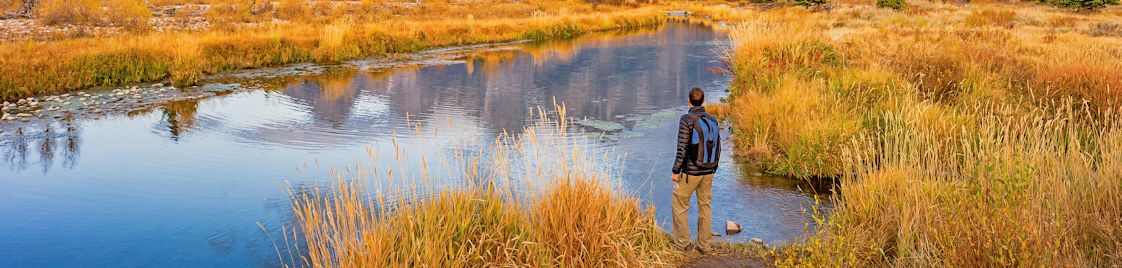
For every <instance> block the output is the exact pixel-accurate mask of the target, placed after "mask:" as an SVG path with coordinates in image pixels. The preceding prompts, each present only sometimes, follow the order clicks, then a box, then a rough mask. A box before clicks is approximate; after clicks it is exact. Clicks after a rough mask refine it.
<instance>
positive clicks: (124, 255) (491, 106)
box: [0, 25, 809, 266]
mask: <svg viewBox="0 0 1122 268" xmlns="http://www.w3.org/2000/svg"><path fill="white" fill-rule="evenodd" d="M722 38H723V36H721V35H720V34H718V33H714V32H712V31H708V30H705V29H704V28H700V27H694V26H685V25H670V26H666V27H662V28H661V29H660V30H658V31H653V30H645V31H639V32H634V33H628V34H626V35H621V34H604V35H594V36H590V37H587V38H582V39H579V40H575V41H570V42H558V43H551V44H544V45H528V46H526V47H525V49H524V50H499V51H491V52H486V53H481V54H479V55H476V56H472V57H468V58H466V59H464V60H463V62H462V63H458V64H450V65H440V66H424V67H421V66H415V67H406V68H401V69H398V70H394V71H379V72H372V73H365V72H354V71H350V72H346V71H344V72H337V73H332V74H325V75H319V76H316V77H309V78H308V79H306V80H304V81H298V82H294V83H291V84H288V85H286V86H283V87H281V88H278V89H274V90H268V91H246V92H239V93H233V94H229V95H226V96H221V97H215V98H211V99H206V100H201V101H194V100H189V101H179V102H173V103H168V104H166V105H164V106H162V107H156V108H155V109H153V110H151V111H148V112H136V113H132V114H129V115H116V116H110V117H107V118H102V119H97V120H87V119H77V120H75V121H73V122H67V123H55V124H53V125H51V126H50V127H49V129H50V131H46V129H48V127H47V126H35V127H27V128H23V129H20V130H18V131H17V130H13V129H9V128H7V127H5V128H6V131H5V132H4V133H2V134H0V150H3V152H2V154H0V156H2V157H3V159H0V160H3V161H0V174H2V176H0V214H4V217H0V241H3V246H0V266H167V265H173V266H174V265H188V264H189V265H191V266H250V265H264V264H269V263H273V262H274V260H275V252H274V251H273V248H272V247H273V245H272V242H270V241H269V240H268V238H267V237H265V236H264V234H263V232H262V231H261V230H260V229H258V227H257V224H256V222H261V223H262V224H263V225H265V226H267V227H269V228H271V229H273V230H276V229H279V227H280V226H281V225H282V224H290V223H291V212H290V211H289V206H288V199H287V197H286V196H285V194H284V191H283V190H282V189H283V188H282V187H287V186H282V185H283V184H284V183H283V180H287V181H288V182H289V183H290V184H291V185H292V187H293V188H301V187H307V186H308V185H311V184H313V183H314V182H316V181H320V182H322V181H323V180H324V179H325V177H326V176H325V175H324V174H323V173H311V174H309V173H305V172H300V171H298V170H303V169H304V166H305V165H307V166H309V169H311V170H312V171H313V172H315V171H317V170H318V171H322V170H325V169H326V167H327V166H347V165H352V166H353V165H354V164H355V163H366V162H367V161H368V157H367V150H368V149H369V150H371V151H372V152H373V154H374V155H376V156H377V159H378V160H376V161H375V162H376V163H374V164H375V165H378V166H388V167H393V166H396V165H397V164H396V163H395V162H394V160H393V154H394V146H393V142H394V141H396V142H397V143H398V144H399V146H401V148H408V149H406V150H407V151H408V153H409V154H410V156H426V157H431V158H430V159H432V158H441V157H445V156H446V155H447V154H448V149H446V148H448V147H455V146H468V147H473V148H478V146H479V144H480V143H489V142H491V141H493V140H494V138H495V137H496V136H497V135H498V134H499V133H502V132H503V130H504V129H505V130H508V131H511V132H512V133H517V132H518V131H519V130H520V129H522V127H523V126H526V125H527V124H529V123H531V122H532V121H533V119H534V118H533V113H531V112H530V109H531V108H533V107H538V106H544V107H551V106H552V105H553V103H554V102H555V101H556V102H557V103H564V104H565V105H566V107H567V110H568V114H569V115H570V116H572V117H575V118H577V119H590V120H602V121H607V122H614V123H619V124H621V125H623V126H624V130H623V131H613V132H609V133H606V134H604V135H602V136H600V135H589V137H590V138H589V139H587V141H589V142H591V146H592V147H591V148H592V150H594V151H595V152H596V153H599V154H601V155H612V156H614V155H622V156H623V157H622V162H623V164H618V163H613V162H608V163H607V165H612V166H616V167H617V168H616V169H617V171H618V173H619V174H617V175H620V176H621V177H622V178H623V183H624V184H625V188H627V189H629V190H630V191H632V192H633V193H635V194H637V195H640V196H642V197H643V198H644V199H645V201H646V202H647V204H651V205H654V206H656V207H657V208H658V217H659V219H660V220H662V224H663V225H664V226H666V227H668V226H669V195H670V190H671V188H672V185H671V184H670V183H669V179H668V175H669V174H668V173H669V167H668V165H669V164H670V162H672V160H673V159H671V156H672V154H673V148H674V144H673V142H674V136H675V133H676V129H674V128H675V127H676V125H675V124H676V120H677V116H678V115H677V114H678V113H680V112H682V111H684V110H685V105H684V104H685V103H684V100H683V98H684V97H683V96H684V95H685V92H686V91H687V90H688V89H689V88H690V87H692V86H701V87H703V88H705V89H706V90H708V92H709V93H710V94H711V96H720V95H723V94H724V93H723V89H724V88H725V87H726V84H727V79H728V78H727V77H723V76H721V75H719V74H715V73H714V72H712V71H710V68H711V67H719V65H720V64H719V62H718V55H719V52H720V51H721V50H722V47H721V42H719V41H718V40H721V39H722ZM712 99H716V98H715V97H713V98H712ZM667 109H670V110H667ZM649 115H656V116H649ZM407 121H408V122H410V123H411V124H412V125H414V126H419V127H420V129H421V132H420V134H418V133H417V130H416V129H412V128H409V127H407V126H406V122H407ZM587 130H588V131H595V129H592V128H588V129H587ZM17 133H21V134H17ZM421 144H423V146H421ZM725 144H729V143H728V142H726V143H725ZM442 148H444V149H442ZM731 151H732V150H731V149H726V150H724V152H731ZM723 159H724V160H725V162H726V163H723V164H722V168H721V172H720V175H719V176H718V179H717V180H716V182H715V185H714V205H715V207H714V222H715V223H717V224H718V225H720V224H721V223H723V221H724V220H726V219H732V220H736V221H739V222H741V223H742V224H744V226H745V229H746V230H745V232H744V233H743V234H741V235H737V236H734V237H731V238H732V239H734V240H746V239H748V238H750V237H761V238H764V239H765V240H770V241H776V240H784V239H789V238H791V237H792V236H793V235H797V234H798V233H799V231H800V230H801V228H802V222H803V220H805V219H806V216H805V215H803V214H802V213H801V212H800V210H801V209H802V208H803V207H805V206H806V205H807V204H808V203H807V202H808V200H809V199H808V198H807V196H806V195H803V194H800V193H798V192H796V191H792V190H791V189H793V187H794V186H793V185H790V184H789V183H786V182H785V181H784V180H777V179H770V178H754V177H750V176H745V175H743V174H742V173H741V172H740V171H738V170H736V168H735V166H734V165H732V164H731V160H732V159H731V157H729V156H727V155H726V156H725V157H724V158H723ZM433 162H437V161H433ZM317 163H318V165H319V166H320V167H321V168H318V169H317V168H315V166H316V164H317ZM412 165H415V164H412ZM453 169H454V168H453ZM274 236H275V237H274V238H277V239H279V234H275V233H274Z"/></svg>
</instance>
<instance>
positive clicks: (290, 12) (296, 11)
mask: <svg viewBox="0 0 1122 268" xmlns="http://www.w3.org/2000/svg"><path fill="white" fill-rule="evenodd" d="M307 4H308V3H307V0H284V1H281V4H280V7H279V8H277V18H281V19H287V20H298V19H303V18H306V17H307V16H308V13H309V11H310V10H308V6H307Z"/></svg>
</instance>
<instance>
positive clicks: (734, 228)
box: [725, 221, 741, 235]
mask: <svg viewBox="0 0 1122 268" xmlns="http://www.w3.org/2000/svg"><path fill="white" fill-rule="evenodd" d="M740 230H741V228H740V224H739V223H736V222H734V221H725V234H727V235H734V234H737V233H739V232H740Z"/></svg>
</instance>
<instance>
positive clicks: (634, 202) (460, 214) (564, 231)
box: [278, 108, 677, 267]
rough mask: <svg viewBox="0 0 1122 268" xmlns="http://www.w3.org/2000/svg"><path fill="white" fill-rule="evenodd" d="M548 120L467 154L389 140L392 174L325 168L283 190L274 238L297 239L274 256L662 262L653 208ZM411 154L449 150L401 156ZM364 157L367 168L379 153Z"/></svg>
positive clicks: (437, 262) (476, 262)
mask: <svg viewBox="0 0 1122 268" xmlns="http://www.w3.org/2000/svg"><path fill="white" fill-rule="evenodd" d="M543 118H545V117H544V116H543ZM560 118H562V119H560V120H542V121H540V123H538V124H535V125H534V126H531V127H529V128H526V129H524V130H523V131H522V133H521V134H517V135H515V134H505V133H504V134H501V135H500V136H499V137H498V138H497V139H496V140H495V141H494V142H492V143H486V142H469V144H479V145H475V146H471V145H460V146H453V145H446V144H445V145H441V144H426V143H427V142H426V141H420V142H417V143H413V144H410V145H405V144H404V143H399V142H398V141H397V140H395V141H394V142H393V146H394V156H393V161H392V162H393V163H397V164H395V165H396V166H397V167H385V166H377V165H372V164H371V165H361V164H359V165H355V166H353V167H347V168H344V169H341V170H340V169H332V170H331V172H330V178H331V180H330V183H329V184H328V185H318V184H316V185H314V186H311V187H304V188H301V189H296V190H292V191H290V194H291V196H292V200H293V203H292V204H293V212H294V213H295V215H296V222H297V226H296V229H295V232H293V235H292V236H291V237H289V236H288V232H287V231H286V241H289V240H296V241H299V242H298V243H293V245H295V247H290V248H295V250H292V251H289V252H286V253H288V254H278V255H279V258H281V260H282V261H283V262H286V263H288V264H289V265H291V266H311V267H415V266H429V267H481V266H558V267H588V266H597V267H604V266H609V267H634V266H668V265H669V264H670V263H671V261H672V260H674V259H675V258H677V253H676V251H673V250H670V248H669V247H670V246H669V240H668V237H667V236H666V234H665V233H664V232H662V231H661V230H660V229H659V227H658V226H657V225H656V224H655V220H654V215H653V211H652V210H650V209H644V208H642V206H641V204H640V202H639V200H638V199H637V198H635V197H633V196H630V195H627V194H624V193H623V192H622V191H621V190H620V189H619V188H618V187H619V186H620V185H619V184H618V183H619V181H618V178H615V177H611V176H609V174H610V173H608V172H606V171H607V170H610V169H611V168H612V167H610V166H608V167H605V166H603V163H604V162H603V161H602V160H603V159H601V158H602V157H608V155H600V154H596V153H593V152H591V151H589V147H588V144H587V143H586V142H587V141H586V140H583V139H584V138H583V137H581V136H579V135H577V136H574V135H572V133H570V132H569V130H568V128H567V122H566V121H565V119H563V118H564V109H563V108H562V109H560ZM417 131H418V132H419V133H420V132H421V130H420V129H419V128H418V129H417ZM419 146H436V147H437V151H442V152H448V151H450V152H451V153H449V156H446V157H437V158H430V157H426V156H420V155H412V154H411V153H410V152H413V151H417V150H419V149H418V148H417V147H419ZM371 152H372V153H371V155H370V157H371V159H372V162H377V161H378V159H379V158H380V157H382V156H380V155H377V154H375V153H373V151H371ZM386 157H388V156H386ZM387 160H388V159H387ZM434 160H435V161H434ZM296 234H299V235H296ZM278 251H279V250H278Z"/></svg>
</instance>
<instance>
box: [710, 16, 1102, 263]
mask: <svg viewBox="0 0 1122 268" xmlns="http://www.w3.org/2000/svg"><path fill="white" fill-rule="evenodd" d="M919 5H922V6H921V9H922V10H924V11H923V12H924V13H923V16H913V15H909V14H901V13H896V12H883V11H881V10H877V11H869V10H865V9H862V8H860V7H855V8H849V9H847V8H842V9H840V10H838V11H837V12H836V13H828V14H827V13H819V14H809V15H807V16H804V17H802V18H801V19H799V20H787V19H785V18H787V16H788V14H789V12H787V11H782V10H777V11H774V12H771V11H766V12H762V13H761V14H760V15H759V16H758V18H756V19H751V20H747V21H745V22H744V23H743V24H741V25H738V30H737V32H735V33H734V34H733V41H734V43H735V44H736V47H735V48H733V49H732V50H731V51H729V56H730V63H729V66H730V69H731V70H732V71H733V73H734V75H735V77H734V82H733V85H732V88H731V96H730V100H731V102H730V103H731V104H730V107H729V112H728V114H729V118H730V120H731V121H732V122H733V123H734V125H735V126H734V132H735V133H736V137H735V138H736V139H737V142H738V144H741V145H742V146H738V151H737V153H739V154H741V155H743V156H747V159H748V160H749V161H752V162H753V163H756V164H758V165H760V166H761V167H762V168H764V169H765V170H768V171H770V172H773V173H779V174H786V175H793V176H799V177H804V178H812V177H830V178H836V179H838V181H839V185H838V187H837V192H839V193H840V194H839V195H836V196H835V197H836V198H837V200H836V202H835V204H836V207H835V208H834V209H833V210H830V211H824V212H823V211H819V212H818V213H820V214H818V215H816V217H815V219H816V220H817V221H818V222H817V226H819V228H817V229H814V230H810V231H811V232H810V233H809V234H808V237H807V238H806V239H803V240H801V241H798V242H797V243H793V244H790V245H785V246H782V247H779V248H778V249H777V250H776V251H775V257H776V264H778V265H779V266H814V267H819V266H838V267H862V266H898V267H914V266H966V267H990V266H1029V267H1041V266H1048V267H1052V266H1076V267H1088V266H1118V265H1122V254H1119V252H1122V221H1120V220H1119V219H1122V198H1118V196H1119V194H1120V193H1122V179H1120V178H1122V169H1120V167H1122V162H1119V161H1120V160H1119V159H1122V153H1119V149H1120V148H1119V146H1122V129H1120V126H1122V125H1120V123H1122V112H1120V110H1119V106H1118V104H1119V102H1118V100H1119V99H1118V97H1119V95H1118V94H1114V92H1113V90H1114V89H1115V88H1117V85H1115V84H1116V83H1119V82H1122V79H1119V78H1118V75H1117V73H1118V72H1106V71H1102V70H1117V69H1119V68H1120V67H1122V66H1120V65H1119V63H1118V62H1117V61H1108V60H1102V59H1105V58H1112V57H1114V56H1115V55H1117V53H1118V51H1117V50H1112V49H1108V48H1107V47H1111V46H1113V45H1116V44H1119V40H1116V39H1109V38H1094V37H1092V36H1090V35H1087V34H1082V33H1067V34H1060V35H1056V34H1055V31H1054V30H1053V31H1049V30H1047V29H1041V28H1038V27H1035V26H1032V25H1034V24H1033V23H1032V22H1025V21H1030V20H1033V19H1034V18H1038V17H1048V16H1054V15H1056V14H1051V13H1052V12H1054V11H1049V10H1046V9H1042V8H1038V7H1036V8H1024V9H1019V10H1017V11H1016V12H1012V11H1008V10H1004V9H1009V8H1012V7H1013V6H1001V5H989V6H984V7H982V8H983V9H981V10H983V11H971V12H964V11H965V10H962V9H970V8H972V7H961V6H946V5H939V4H919ZM917 12H918V11H917ZM1061 15H1062V16H1068V15H1066V14H1061ZM998 17H1000V18H1008V17H1015V18H1017V19H1016V20H1012V21H1010V20H999V19H995V18H998ZM1082 19H1087V20H1116V19H1117V18H1112V17H1110V16H1101V15H1094V14H1092V15H1085V17H1083V18H1082ZM999 21H1000V23H999ZM1065 25H1066V26H1065ZM1050 27H1072V26H1070V25H1067V24H1064V23H1057V24H1055V26H1050Z"/></svg>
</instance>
